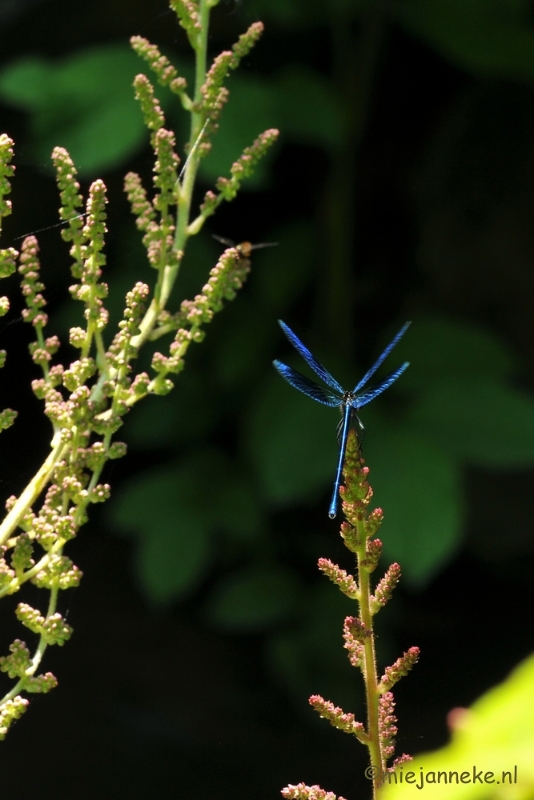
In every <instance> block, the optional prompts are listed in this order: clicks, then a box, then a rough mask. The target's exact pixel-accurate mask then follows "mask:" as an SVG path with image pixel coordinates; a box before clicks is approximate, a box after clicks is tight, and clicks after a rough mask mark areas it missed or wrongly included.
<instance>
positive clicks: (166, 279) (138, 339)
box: [131, 0, 213, 350]
mask: <svg viewBox="0 0 534 800" xmlns="http://www.w3.org/2000/svg"><path fill="white" fill-rule="evenodd" d="M211 5H213V3H210V2H209V1H208V0H200V7H199V16H200V26H201V30H200V33H199V36H198V43H197V46H196V47H195V95H194V101H193V110H192V112H191V131H190V136H189V143H188V151H189V154H190V158H188V160H187V161H186V164H185V172H184V177H183V181H182V183H181V184H180V183H178V185H177V187H176V191H177V204H178V209H177V212H176V231H175V235H174V244H173V250H174V251H175V252H176V253H178V254H179V253H183V251H184V248H185V244H186V242H187V239H188V238H189V231H188V226H189V218H190V215H191V201H192V198H193V189H194V186H195V180H196V176H197V172H198V166H199V163H200V158H199V155H198V153H197V152H196V151H194V148H195V144H196V142H197V139H198V137H199V136H200V134H201V131H202V128H203V126H204V123H205V121H206V118H205V114H204V112H203V110H202V100H203V98H202V92H201V88H202V86H203V85H204V81H205V80H206V64H207V57H208V28H209V15H210V7H211ZM180 263H181V258H179V259H178V262H177V263H176V264H173V265H172V266H165V267H164V268H163V270H162V271H161V272H160V275H159V278H158V283H157V286H156V289H155V292H154V298H153V299H152V302H151V304H150V306H149V308H148V310H147V312H146V314H145V316H144V318H143V320H142V322H141V324H140V326H139V329H140V333H139V334H138V335H137V336H134V337H133V339H132V341H131V344H132V346H133V347H135V348H136V349H137V350H138V349H139V348H140V347H141V345H142V344H144V342H146V341H147V339H149V338H150V334H151V333H152V330H153V329H154V327H155V325H156V323H157V320H158V316H159V314H160V312H161V311H162V310H163V309H164V308H165V306H166V303H167V301H168V299H169V296H170V294H171V292H172V288H173V286H174V283H175V281H176V278H177V275H178V270H179V269H180Z"/></svg>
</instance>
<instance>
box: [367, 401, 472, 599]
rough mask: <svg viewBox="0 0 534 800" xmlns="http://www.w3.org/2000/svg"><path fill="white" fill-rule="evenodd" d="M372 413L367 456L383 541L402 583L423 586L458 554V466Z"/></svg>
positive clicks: (425, 442) (430, 445) (411, 433)
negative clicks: (398, 566)
mask: <svg viewBox="0 0 534 800" xmlns="http://www.w3.org/2000/svg"><path fill="white" fill-rule="evenodd" d="M371 413H372V414H373V420H374V421H373V422H372V432H369V433H368V434H367V435H366V438H365V443H364V456H365V461H366V463H367V465H368V466H369V467H370V470H371V472H370V476H369V479H370V483H371V486H372V487H373V490H374V496H373V503H374V504H376V505H377V506H380V507H381V508H383V510H384V514H385V517H384V523H383V525H382V527H381V529H380V539H381V540H382V542H383V544H384V554H385V555H386V557H387V558H388V559H389V560H395V561H398V562H399V563H400V564H401V565H402V572H403V577H404V579H405V580H406V581H407V582H408V583H411V584H412V585H413V586H422V585H424V584H425V583H427V582H428V581H429V580H430V578H431V577H432V576H433V575H434V574H435V573H436V572H437V571H438V570H439V569H440V567H442V566H443V565H444V564H446V563H447V562H448V561H450V559H451V557H452V556H453V555H454V553H455V551H456V549H457V547H458V544H459V542H460V537H461V532H462V523H463V515H464V503H463V492H462V487H461V474H460V467H459V465H458V462H457V461H456V459H454V458H453V457H451V456H449V455H448V454H447V453H446V452H445V451H444V450H442V449H441V448H440V447H439V446H437V445H435V444H434V443H433V442H432V441H431V440H428V439H425V438H423V437H422V436H421V435H419V434H417V433H415V432H414V430H413V429H411V428H408V427H400V426H399V427H398V426H393V425H391V424H388V423H387V421H386V420H382V419H379V418H378V414H377V412H376V411H375V412H372V411H371V410H369V412H368V414H367V417H369V415H370V414H371Z"/></svg>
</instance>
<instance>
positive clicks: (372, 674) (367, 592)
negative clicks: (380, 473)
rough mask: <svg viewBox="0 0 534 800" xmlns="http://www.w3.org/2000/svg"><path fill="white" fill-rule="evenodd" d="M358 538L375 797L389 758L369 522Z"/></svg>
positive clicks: (365, 674)
mask: <svg viewBox="0 0 534 800" xmlns="http://www.w3.org/2000/svg"><path fill="white" fill-rule="evenodd" d="M357 528H358V537H359V539H360V542H361V545H360V547H359V549H358V554H357V557H358V575H359V586H360V597H359V605H360V619H361V621H362V622H363V624H364V625H365V628H366V630H367V631H369V636H366V637H365V640H364V659H363V666H362V672H363V676H364V681H365V696H366V702H367V734H368V736H369V742H368V744H367V747H368V748H369V755H370V759H371V766H372V767H373V797H376V793H377V791H378V789H379V787H380V785H381V783H382V779H383V775H384V772H385V769H386V761H385V758H384V756H383V753H382V747H381V743H380V731H379V725H378V711H379V707H378V699H379V695H378V678H377V674H376V653H375V637H374V631H373V615H372V613H371V583H370V575H369V572H368V571H367V569H366V568H365V566H364V565H363V563H362V562H363V561H364V559H365V558H366V556H367V554H366V544H367V535H366V532H365V522H364V521H362V522H360V523H358V526H357Z"/></svg>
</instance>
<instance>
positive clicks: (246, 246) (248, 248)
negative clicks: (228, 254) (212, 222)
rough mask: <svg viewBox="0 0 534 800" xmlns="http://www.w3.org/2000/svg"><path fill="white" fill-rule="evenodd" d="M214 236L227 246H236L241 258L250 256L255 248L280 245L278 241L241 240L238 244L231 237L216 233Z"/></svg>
mask: <svg viewBox="0 0 534 800" xmlns="http://www.w3.org/2000/svg"><path fill="white" fill-rule="evenodd" d="M212 236H213V238H214V239H217V241H218V242H220V243H221V244H225V245H226V246H227V247H235V249H236V250H237V252H238V253H239V255H240V257H241V258H250V254H251V253H252V251H253V250H261V248H262V247H277V245H278V242H260V244H252V243H251V242H241V243H240V244H236V243H235V242H233V241H232V240H231V239H225V237H224V236H217V234H216V233H212Z"/></svg>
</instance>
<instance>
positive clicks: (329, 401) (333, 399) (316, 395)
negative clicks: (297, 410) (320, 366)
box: [273, 361, 342, 408]
mask: <svg viewBox="0 0 534 800" xmlns="http://www.w3.org/2000/svg"><path fill="white" fill-rule="evenodd" d="M273 366H274V368H275V369H276V370H277V371H278V372H279V373H280V375H281V376H282V378H284V379H285V380H286V381H287V382H288V383H289V384H290V385H291V386H293V387H294V388H295V389H298V390H299V392H303V394H307V395H308V397H311V399H312V400H317V402H318V403H322V404H323V405H324V406H330V407H331V408H334V407H335V406H339V405H341V399H342V398H341V397H337V396H336V395H334V394H332V393H331V392H327V391H326V389H323V387H322V386H319V384H317V383H315V382H314V381H310V380H309V378H305V377H304V375H301V374H300V372H297V371H296V370H294V369H291V367H288V366H287V364H282V362H281V361H273Z"/></svg>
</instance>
